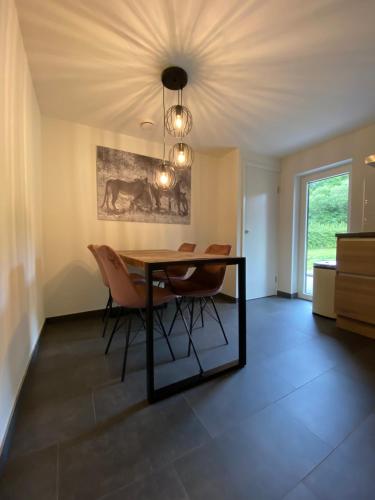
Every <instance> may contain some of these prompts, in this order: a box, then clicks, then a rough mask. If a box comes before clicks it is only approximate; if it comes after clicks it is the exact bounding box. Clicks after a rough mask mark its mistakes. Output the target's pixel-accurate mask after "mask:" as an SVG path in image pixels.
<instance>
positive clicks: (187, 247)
mask: <svg viewBox="0 0 375 500" xmlns="http://www.w3.org/2000/svg"><path fill="white" fill-rule="evenodd" d="M196 246H197V245H196V244H195V243H181V245H180V246H179V247H178V251H179V252H194V250H195V247H196Z"/></svg>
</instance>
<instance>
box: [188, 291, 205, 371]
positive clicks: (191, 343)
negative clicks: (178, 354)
mask: <svg viewBox="0 0 375 500" xmlns="http://www.w3.org/2000/svg"><path fill="white" fill-rule="evenodd" d="M194 302H195V299H194V298H193V299H192V304H191V315H190V329H189V330H188V336H189V347H188V356H190V351H191V348H192V349H193V353H194V356H195V359H196V360H197V363H198V366H199V371H200V373H201V374H202V373H203V368H202V365H201V362H200V359H199V356H198V353H197V350H196V348H195V345H194V342H193V338H192V333H193V318H194Z"/></svg>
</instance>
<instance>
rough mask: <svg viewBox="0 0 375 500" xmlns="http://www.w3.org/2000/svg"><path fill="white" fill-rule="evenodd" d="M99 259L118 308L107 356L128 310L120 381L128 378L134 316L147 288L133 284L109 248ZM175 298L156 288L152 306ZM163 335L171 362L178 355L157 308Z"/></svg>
mask: <svg viewBox="0 0 375 500" xmlns="http://www.w3.org/2000/svg"><path fill="white" fill-rule="evenodd" d="M97 254H98V257H99V259H100V261H101V263H102V265H103V268H104V271H105V275H106V277H107V280H108V283H109V287H110V289H111V294H112V299H113V301H114V302H116V303H117V304H118V305H119V310H118V315H117V319H116V322H115V324H114V326H113V329H112V333H111V336H110V338H109V341H108V344H107V348H106V350H105V353H106V354H108V351H109V348H110V345H111V342H112V339H113V336H114V334H115V332H116V331H117V330H118V323H119V321H120V318H121V316H122V315H123V313H124V311H125V310H128V327H127V332H126V343H125V351H124V360H123V367H122V374H121V380H122V381H123V380H124V379H125V371H126V360H127V354H128V348H129V344H130V333H131V325H132V314H133V313H134V312H138V311H139V310H141V309H144V308H145V307H146V298H147V287H146V285H145V283H144V280H143V282H140V281H134V280H133V279H132V278H131V275H130V274H129V272H128V269H127V267H126V265H125V263H124V261H123V260H122V259H121V257H120V256H119V255H118V254H117V253H116V252H115V251H114V250H113V249H112V248H110V247H109V246H106V245H103V246H100V247H99V248H98V249H97ZM175 297H176V296H175V295H174V294H173V293H172V292H171V291H170V289H167V288H159V287H156V286H154V287H153V304H154V307H155V308H156V307H158V306H160V305H163V304H166V303H168V302H170V301H171V300H173V299H175ZM155 312H156V317H157V319H158V322H159V325H160V328H161V332H162V335H163V337H164V339H165V341H166V343H167V345H168V349H169V351H170V353H171V356H172V359H173V360H175V356H174V354H173V351H172V347H171V345H170V342H169V339H168V336H167V333H166V331H165V328H164V325H163V323H162V320H161V317H160V314H159V311H158V310H157V309H155Z"/></svg>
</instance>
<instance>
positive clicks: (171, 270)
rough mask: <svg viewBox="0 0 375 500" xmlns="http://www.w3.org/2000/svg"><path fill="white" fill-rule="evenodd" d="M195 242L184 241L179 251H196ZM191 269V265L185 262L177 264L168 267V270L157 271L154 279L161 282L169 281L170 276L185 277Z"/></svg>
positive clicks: (175, 277)
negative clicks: (186, 264)
mask: <svg viewBox="0 0 375 500" xmlns="http://www.w3.org/2000/svg"><path fill="white" fill-rule="evenodd" d="M196 246H197V245H196V244H195V243H182V244H181V245H180V246H179V248H178V252H194V250H195V248H196ZM188 270H189V266H185V265H184V264H179V265H175V266H170V267H168V269H167V271H164V270H162V271H155V272H154V273H153V275H152V277H153V280H154V281H158V282H159V284H160V283H167V282H168V280H169V279H170V278H174V279H180V280H182V279H185V278H186V275H187V272H188Z"/></svg>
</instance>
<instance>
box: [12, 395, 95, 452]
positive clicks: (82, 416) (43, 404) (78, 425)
mask: <svg viewBox="0 0 375 500" xmlns="http://www.w3.org/2000/svg"><path fill="white" fill-rule="evenodd" d="M94 424H95V418H94V410H93V404H92V396H91V394H90V393H89V394H84V395H82V396H78V397H75V398H71V399H66V400H60V401H53V400H52V401H51V400H48V399H44V400H43V401H40V403H39V406H33V407H32V408H31V409H23V408H22V407H21V409H20V412H19V414H18V415H17V421H16V426H15V432H14V438H13V442H12V448H11V456H16V455H20V454H23V453H29V452H30V451H33V450H37V449H40V448H44V447H47V446H50V445H51V444H54V443H56V442H61V441H64V440H65V439H69V438H72V437H74V436H78V435H80V434H81V433H82V432H86V431H87V430H89V429H91V428H93V427H94Z"/></svg>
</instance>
